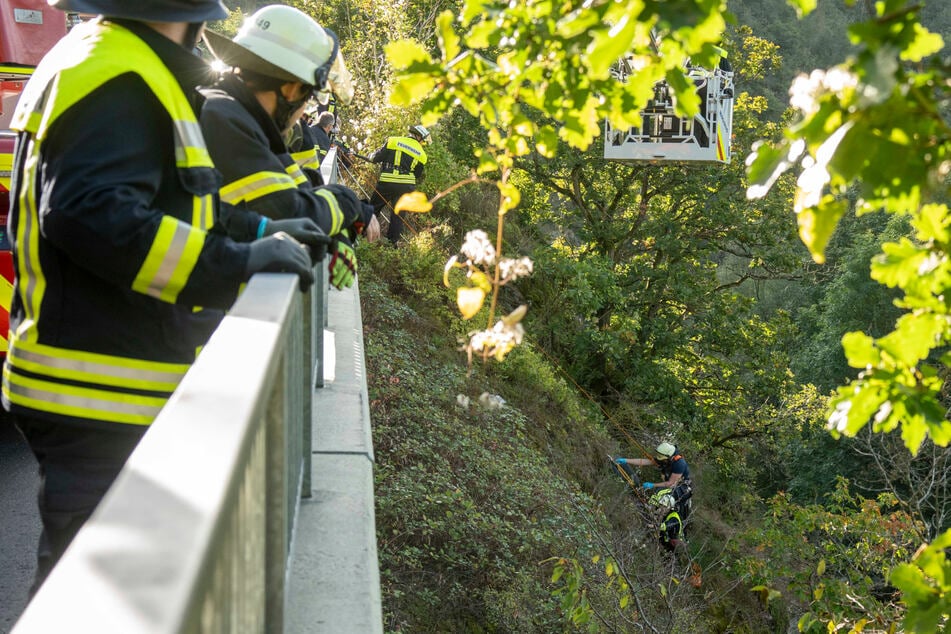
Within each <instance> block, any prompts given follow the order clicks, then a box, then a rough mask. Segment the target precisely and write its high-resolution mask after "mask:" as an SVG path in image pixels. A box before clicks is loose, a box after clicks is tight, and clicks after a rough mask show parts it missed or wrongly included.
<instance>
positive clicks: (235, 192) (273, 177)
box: [219, 172, 297, 204]
mask: <svg viewBox="0 0 951 634" xmlns="http://www.w3.org/2000/svg"><path fill="white" fill-rule="evenodd" d="M285 189H297V184H296V183H295V182H294V179H292V178H291V177H290V176H288V175H287V174H282V173H280V172H256V173H254V174H249V175H248V176H245V177H244V178H242V179H239V180H236V181H234V182H233V183H228V184H227V185H225V186H224V187H222V188H221V191H220V192H219V193H220V195H221V200H223V201H224V202H226V203H231V204H235V203H239V202H241V201H242V200H247V201H251V200H255V199H257V198H261V197H262V196H267V195H268V194H271V193H274V192H277V191H283V190H285Z"/></svg>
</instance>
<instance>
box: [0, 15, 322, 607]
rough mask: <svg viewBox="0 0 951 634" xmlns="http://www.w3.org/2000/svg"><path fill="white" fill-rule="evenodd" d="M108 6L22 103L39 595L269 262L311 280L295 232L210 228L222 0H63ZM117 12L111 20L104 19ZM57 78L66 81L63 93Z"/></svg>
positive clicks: (16, 249)
mask: <svg viewBox="0 0 951 634" xmlns="http://www.w3.org/2000/svg"><path fill="white" fill-rule="evenodd" d="M51 4H52V5H53V6H55V7H57V8H59V9H62V10H68V11H77V12H83V13H93V14H99V15H100V17H99V18H97V19H95V20H92V21H90V22H87V23H85V24H81V25H78V26H76V27H75V28H73V30H72V31H71V32H70V33H69V34H68V35H67V36H66V37H64V38H63V39H62V40H61V41H60V42H59V43H58V44H57V45H56V46H55V47H54V48H53V50H52V51H51V52H50V53H49V54H48V55H47V56H46V57H45V58H44V59H43V60H42V61H41V62H40V64H39V66H38V67H37V69H36V71H35V73H34V74H33V77H32V79H31V80H30V81H29V83H28V84H27V86H26V88H25V89H24V92H23V94H22V97H21V99H20V101H19V104H18V105H17V108H16V111H15V113H14V118H13V122H12V124H11V127H12V128H13V129H14V130H16V131H17V134H18V138H17V150H16V156H15V159H14V165H13V191H12V192H11V201H12V204H11V210H10V220H9V229H10V235H11V238H12V242H13V261H14V267H15V273H16V279H15V285H14V290H13V301H12V307H11V311H10V328H11V336H10V349H9V354H8V356H7V360H6V366H5V367H4V373H3V388H2V395H3V405H4V407H5V408H6V409H7V410H8V411H10V412H11V413H12V415H13V417H14V420H15V422H16V425H17V426H18V428H19V429H20V431H21V432H22V433H23V435H24V437H25V438H26V440H27V441H28V442H29V444H30V446H31V448H32V450H33V453H34V454H35V455H36V457H37V459H38V461H39V463H40V472H41V474H42V484H41V490H40V495H39V506H40V518H41V520H42V523H43V533H42V535H41V539H40V543H39V547H38V566H37V573H36V582H35V584H34V589H36V588H38V587H39V584H40V583H42V581H43V579H44V578H45V576H46V574H47V573H48V572H49V570H50V569H51V567H52V565H53V564H54V563H55V561H56V560H57V559H58V558H59V556H60V555H61V554H62V552H63V551H64V550H65V548H66V547H67V545H68V544H69V542H70V541H71V540H72V538H73V536H74V535H75V533H76V531H78V530H79V528H80V526H81V525H82V524H83V522H85V520H86V519H87V518H88V517H89V516H90V514H91V513H92V511H93V509H94V508H95V506H96V505H97V504H98V502H99V500H100V499H101V498H102V496H103V495H104V494H105V492H106V490H107V489H108V488H109V486H110V485H111V483H112V481H113V480H114V479H115V477H116V475H117V474H118V472H119V470H120V469H121V468H122V466H123V464H124V463H125V461H126V459H127V458H128V456H129V454H130V453H131V452H132V450H133V449H134V448H135V446H136V444H137V443H138V441H139V439H140V438H141V437H142V435H143V433H144V432H145V431H146V429H148V426H149V424H150V423H151V422H152V420H153V419H154V418H155V417H156V415H157V414H158V413H159V410H161V409H162V407H163V406H164V405H165V402H166V401H167V399H168V398H169V396H170V395H171V393H172V392H173V390H174V389H175V387H176V386H177V385H178V383H179V382H180V381H181V379H182V377H183V375H184V374H185V372H186V370H188V368H189V366H190V364H191V363H192V362H193V360H194V358H195V349H196V346H197V345H200V344H202V343H204V341H205V338H206V337H207V336H208V334H209V333H208V331H206V330H205V324H204V323H203V322H202V320H201V318H200V317H199V316H196V313H195V312H194V311H195V307H197V306H203V307H210V308H217V309H221V310H224V309H227V308H228V307H230V306H231V305H232V303H233V302H234V300H235V298H236V297H237V294H238V289H239V287H240V286H241V284H243V283H244V282H246V281H247V280H248V279H249V277H250V276H251V275H252V274H253V273H256V272H259V271H266V270H271V271H278V270H288V271H292V272H295V273H297V274H298V275H299V276H300V277H301V281H302V285H307V284H309V283H310V282H312V281H313V273H312V271H311V264H310V257H309V256H308V254H307V251H306V249H305V248H304V247H303V246H302V245H300V244H299V243H297V242H296V241H294V240H293V239H291V238H289V237H288V236H287V235H284V234H277V235H274V236H271V237H268V238H265V239H263V240H258V241H255V242H252V243H247V244H239V243H236V242H234V241H232V240H231V239H229V238H227V237H226V236H223V235H221V234H217V233H214V232H210V231H209V228H210V227H211V226H212V224H213V221H214V215H215V195H216V193H217V191H218V184H219V177H218V175H217V173H216V172H215V170H214V166H213V165H212V162H211V159H210V158H209V156H208V152H207V150H206V148H205V144H204V140H203V139H202V135H201V131H200V129H199V127H198V121H197V117H196V114H195V111H194V109H193V108H194V104H195V98H196V97H197V96H198V95H197V92H196V91H195V83H197V79H196V78H198V77H199V76H201V75H202V74H203V73H204V72H206V70H205V69H206V67H205V65H204V63H203V62H201V60H200V59H199V58H198V57H196V56H194V55H193V54H192V52H191V51H192V49H193V48H194V46H195V43H196V42H197V39H198V37H199V35H200V33H201V30H202V28H203V25H204V21H206V20H217V19H222V18H224V17H226V16H227V15H228V11H227V9H226V8H225V7H224V5H223V4H222V3H221V2H220V0H136V1H135V2H129V1H127V0H51ZM103 15H105V16H108V17H102V16H103ZM53 87H55V88H53Z"/></svg>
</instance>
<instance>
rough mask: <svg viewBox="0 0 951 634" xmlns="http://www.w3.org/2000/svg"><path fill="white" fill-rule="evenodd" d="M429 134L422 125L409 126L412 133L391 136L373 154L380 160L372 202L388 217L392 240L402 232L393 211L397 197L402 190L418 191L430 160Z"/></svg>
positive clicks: (377, 161) (404, 191) (400, 221)
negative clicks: (427, 144)
mask: <svg viewBox="0 0 951 634" xmlns="http://www.w3.org/2000/svg"><path fill="white" fill-rule="evenodd" d="M429 138H430V135H429V130H427V129H426V128H424V127H423V126H421V125H414V126H410V128H409V136H391V137H390V138H388V139H387V140H386V143H385V144H384V145H383V147H381V148H380V149H379V150H377V151H376V152H374V153H373V154H372V155H371V156H370V160H371V161H373V162H374V163H379V164H380V176H379V179H378V180H377V183H376V187H375V188H374V191H373V198H372V200H371V201H370V202H371V203H372V204H373V209H374V212H375V213H376V215H377V216H379V217H382V218H388V220H389V227H388V228H387V231H386V237H387V239H388V240H389V241H390V242H391V243H393V244H396V243H397V242H398V241H399V239H400V236H401V235H402V234H403V221H402V219H401V218H400V217H399V214H397V213H395V212H394V207H395V206H396V201H398V200H399V199H400V196H402V195H403V194H408V193H410V192H413V191H416V189H417V187H418V186H419V184H420V183H422V181H423V176H424V169H425V166H426V160H427V156H426V151H425V150H424V149H423V144H424V143H427V142H428V141H429Z"/></svg>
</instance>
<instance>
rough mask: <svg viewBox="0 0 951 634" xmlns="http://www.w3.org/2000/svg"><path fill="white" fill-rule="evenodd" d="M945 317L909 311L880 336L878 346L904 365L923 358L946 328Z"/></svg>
mask: <svg viewBox="0 0 951 634" xmlns="http://www.w3.org/2000/svg"><path fill="white" fill-rule="evenodd" d="M947 328H948V321H947V319H946V318H945V317H943V316H940V315H935V314H933V313H909V314H906V315H902V316H901V317H900V318H899V319H898V323H897V327H896V328H895V330H894V331H892V332H891V333H889V334H888V335H886V336H884V337H882V338H880V339H879V340H878V341H877V343H878V347H879V348H881V349H882V350H883V351H884V352H887V353H888V354H889V355H891V357H892V358H894V359H897V360H898V361H899V362H900V363H902V364H904V365H905V366H913V365H915V364H917V363H918V362H919V361H921V360H922V359H925V358H926V357H927V356H928V354H929V353H930V352H931V350H932V348H934V347H935V346H936V345H937V344H938V341H939V340H940V338H941V335H942V334H943V333H944V332H945V331H946V330H947Z"/></svg>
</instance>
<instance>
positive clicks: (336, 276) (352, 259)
mask: <svg viewBox="0 0 951 634" xmlns="http://www.w3.org/2000/svg"><path fill="white" fill-rule="evenodd" d="M330 253H331V255H330V262H329V263H328V264H327V271H328V272H329V273H330V284H331V285H332V286H333V287H334V288H336V289H337V290H343V289H345V288H350V287H351V286H353V277H354V275H356V274H357V254H356V253H354V251H353V245H351V244H350V241H349V240H348V239H347V238H345V237H344V236H343V235H337V236H334V242H333V245H331V247H330Z"/></svg>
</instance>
